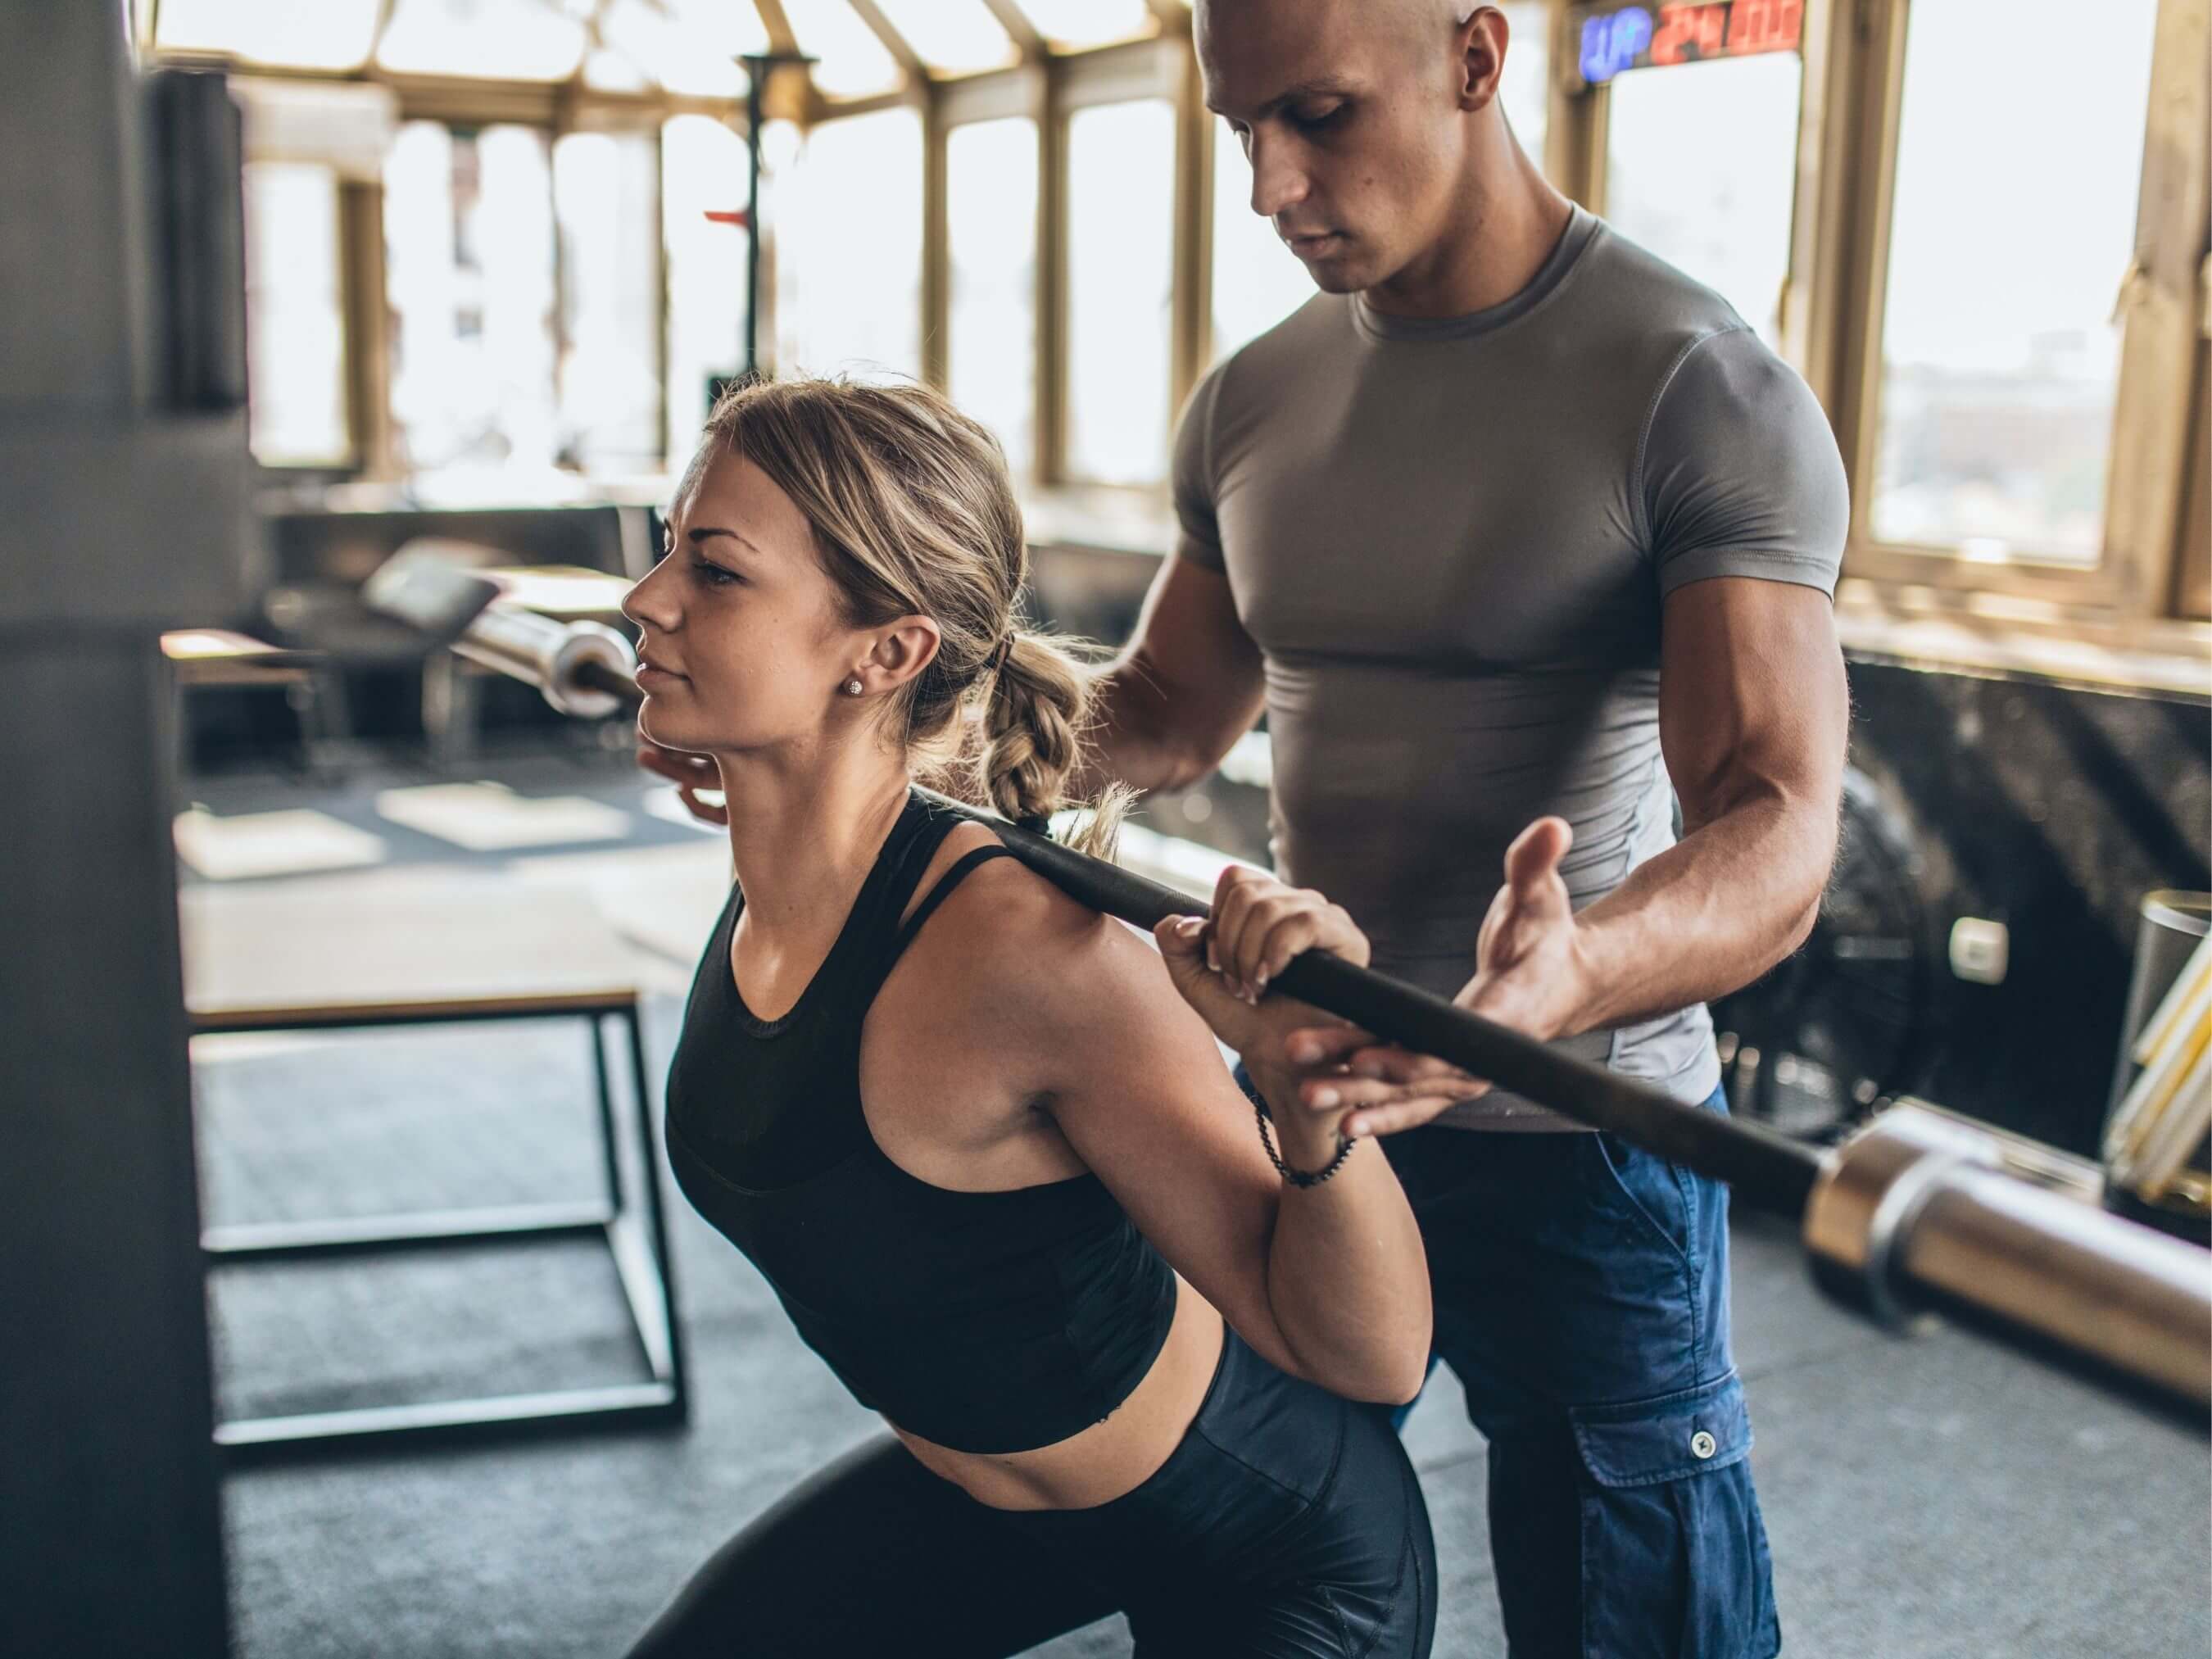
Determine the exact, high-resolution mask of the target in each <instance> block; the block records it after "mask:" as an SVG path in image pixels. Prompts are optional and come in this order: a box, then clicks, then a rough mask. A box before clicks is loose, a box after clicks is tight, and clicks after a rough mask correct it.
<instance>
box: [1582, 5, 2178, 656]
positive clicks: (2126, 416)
mask: <svg viewBox="0 0 2212 1659" xmlns="http://www.w3.org/2000/svg"><path fill="white" fill-rule="evenodd" d="M2208 7H2212V0H2160V3H2159V10H2158V18H2157V25H2156V34H2155V42H2154V48H2153V54H2154V55H2153V66H2152V82H2151V94H2150V100H2149V114H2148V120H2147V123H2146V128H2145V133H2144V145H2143V162H2142V192H2141V205H2140V207H2139V209H2138V212H2137V222H2136V238H2135V268H2134V275H2133V276H2132V277H2131V278H2130V281H2129V283H2127V285H2126V290H2125V293H2124V295H2123V297H2122V305H2123V307H2124V310H2125V313H2126V325H2127V332H2126V334H2125V336H2124V341H2123V345H2122V351H2121V364H2120V374H2119V384H2118V387H2117V392H2116V398H2115V407H2114V416H2113V427H2112V447H2111V459H2110V461H2109V464H2108V471H2107V478H2106V493H2105V531H2104V538H2103V543H2102V546H2101V550H2100V558H2099V560H2098V562H2097V563H2096V564H2095V565H2094V566H2093V567H2083V568H2071V567H2068V566H2065V565H2063V564H2055V563H2050V562H2031V561H2028V560H2024V559H2023V560H2020V561H2016V562H2005V563H1993V562H1983V561H1978V560H1971V559H1968V558H1966V557H1964V556H1962V555H1961V554H1960V552H1959V551H1958V550H1955V549H1949V548H1942V547H1924V546H1920V547H1916V546H1905V545H1898V544H1883V543H1881V542H1878V541H1877V540H1876V539H1875V538H1874V536H1873V535H1872V533H1871V529H1870V526H1869V517H1870V511H1871V507H1872V502H1873V494H1874V480H1875V477H1876V476H1877V471H1878V465H1879V450H1878V444H1879V437H1880V433H1879V422H1880V414H1881V411H1880V407H1879V405H1880V402H1881V368H1882V361H1881V346H1882V340H1881V336H1882V325H1883V320H1884V319H1883V311H1884V307H1885V303H1886V300H1887V279H1888V270H1889V228H1890V218H1891V207H1892V204H1893V195H1894V190H1895V185H1896V170H1897V160H1898V155H1897V151H1898V131H1899V119H1900V117H1901V114H1902V108H1903V102H1904V97H1903V94H1904V72H1905V39H1906V33H1907V24H1908V21H1909V15H1910V9H1911V0H1807V4H1806V8H1805V33H1804V39H1803V43H1802V47H1801V50H1800V56H1801V58H1802V62H1803V76H1804V78H1803V83H1802V84H1803V91H1802V98H1801V100H1800V106H1799V121H1798V139H1797V188H1796V204H1795V210H1794V212H1793V215H1792V222H1791V231H1790V275H1789V278H1788V285H1787V287H1786V288H1785V290H1784V301H1783V307H1782V332H1783V355H1784V356H1785V357H1786V358H1788V359H1789V361H1790V362H1791V363H1792V365H1793V366H1795V367H1796V368H1797V369H1798V371H1799V372H1800V373H1801V374H1803V375H1804V377H1805V379H1806V381H1807V383H1808V385H1810V386H1811V387H1812V388H1813V390H1814V393H1815V395H1817V396H1818V397H1819V398H1820V401H1821V404H1822V405H1823V406H1824V407H1825V408H1826V410H1827V411H1828V415H1829V418H1830V420H1831V422H1832V424H1833V426H1834V428H1835V429H1836V434H1837V441H1838V447H1839V448H1840V449H1841V450H1842V452H1843V457H1844V468H1845V471H1846V473H1847V474H1848V476H1849V477H1850V484H1851V503H1852V505H1851V521H1850V538H1849V541H1848V543H1847V545H1846V548H1845V550H1844V587H1845V588H1846V589H1847V590H1849V591H1850V592H1849V597H1850V598H1851V599H1853V600H1854V601H1855V602H1857V603H1858V604H1860V605H1864V606H1868V607H1870V608H1881V609H1884V610H1887V611H1892V612H1897V613H1912V612H1925V613H1933V612H1942V613H1946V614H1948V615H1950V616H1953V617H1958V618H1962V619H1970V620H1972V623H1973V625H1975V626H1984V627H1988V628H1991V629H1998V628H2001V629H2007V630H2012V631H2020V630H2028V631H2035V630H2038V629H2040V630H2043V631H2073V632H2077V633H2079V632H2081V631H2082V630H2085V629H2086V630H2087V631H2088V632H2089V633H2091V634H2094V635H2099V636H2101V637H2104V638H2106V639H2108V640H2140V641H2145V642H2147V643H2148V644H2151V645H2154V646H2158V647H2175V646H2177V645H2180V646H2186V645H2188V644H2190V643H2191V642H2195V643H2203V642H2206V641H2207V640H2212V636H2208V635H2201V634H2200V633H2199V632H2198V631H2197V624H2195V623H2180V624H2177V623H2174V622H2173V621H2172V619H2173V618H2175V617H2191V616H2196V617H2202V616H2203V614H2204V613H2205V611H2206V610H2207V608H2208V607H2207V605H2206V600H2205V598H2204V596H2203V591H2204V588H2205V585H2206V584H2205V578H2204V577H2203V574H2201V562H2200V565H2199V566H2192V565H2191V562H2190V558H2189V555H2190V553H2191V551H2192V541H2191V538H2192V537H2194V538H2196V539H2197V540H2199V541H2201V540H2202V538H2203V530H2202V525H2201V522H2199V523H2197V524H2196V525H2194V526H2192V524H2191V522H2190V521H2189V520H2188V515H2189V514H2190V513H2192V512H2194V513H2197V516H2198V519H2199V520H2201V518H2202V513H2203V508H2202V507H2201V506H2200V505H2198V502H2199V501H2201V499H2202V490H2201V488H2199V487H2197V486H2195V485H2193V484H2192V483H2191V480H2192V479H2193V478H2197V477H2202V475H2203V470H2204V465H2205V462H2204V459H2203V455H2202V453H2198V452H2201V451H2202V449H2203V447H2204V437H2203V428H2202V427H2201V426H2198V427H2195V428H2192V425H2191V419H2192V416H2191V410H2192V399H2195V400H2197V402H2201V401H2202V398H2203V392H2202V391H2201V390H2199V389H2197V375H2195V374H2192V365H2193V364H2194V363H2195V362H2196V361H2197V357H2198V356H2199V355H2200V351H2201V347H2200V342H2201V341H2202V340H2203V337H2205V335H2206V333H2207V332H2208V325H2212V314H2208V305H2212V296H2208V294H2207V285H2208V283H2212V276H2208V275H2207V272H2208V270H2212V262H2208V235H2209V234H2212V233H2208V228H2207V227H2208V216H2207V205H2206V204H2207V173H2208V162H2207V153H2208V149H2212V121H2208V108H2207V106H2208V94H2209V90H2212V89H2208V82H2207V77H2206V76H2205V75H2204V71H2203V64H2204V63H2205V61H2206V54H2207V47H2208V29H2207V21H2206V15H2207V11H2208ZM1554 8H1555V9H1554V18H1555V22H1554V29H1553V104H1552V125H1551V130H1550V133H1549V135H1548V137H1547V144H1546V157H1545V161H1546V171H1547V173H1548V174H1549V175H1550V176H1551V177H1552V179H1553V180H1554V181H1555V182H1556V183H1557V184H1558V185H1559V187H1560V188H1561V189H1562V190H1564V191H1566V192H1567V193H1568V194H1569V195H1571V196H1572V197H1574V198H1575V199H1576V200H1577V201H1579V202H1580V203H1582V204H1583V205H1584V206H1585V207H1587V208H1589V210H1591V211H1592V212H1595V213H1600V214H1601V213H1603V211H1604V210H1605V205H1606V203H1605V157H1606V148H1607V122H1608V116H1609V108H1610V100H1609V94H1608V92H1607V89H1606V88H1602V87H1601V88H1581V87H1580V86H1579V85H1578V77H1577V76H1576V74H1575V73H1574V70H1573V64H1574V54H1575V52H1576V47H1577V43H1576V41H1575V40H1574V39H1573V28H1574V18H1573V16H1572V15H1571V9H1570V7H1569V5H1568V4H1567V3H1565V0H1554ZM2192 432H2194V433H2195V436H2194V437H2193V438H2192ZM2192 489H2197V493H2196V494H2192V493H2191V491H2192Z"/></svg>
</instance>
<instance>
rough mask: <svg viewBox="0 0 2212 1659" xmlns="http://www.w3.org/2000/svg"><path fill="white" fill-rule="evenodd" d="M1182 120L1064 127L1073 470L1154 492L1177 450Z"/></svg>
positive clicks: (1143, 118) (1168, 112)
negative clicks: (1175, 327) (1174, 195)
mask: <svg viewBox="0 0 2212 1659" xmlns="http://www.w3.org/2000/svg"><path fill="white" fill-rule="evenodd" d="M1174 169H1175V109H1174V106H1172V105H1170V104H1169V103H1168V102H1167V101H1166V100H1164V99H1146V100H1142V101H1140V102H1136V103H1128V104H1108V105H1103V106H1097V107H1095V108H1091V109H1079V110H1078V111H1076V112H1075V113H1074V114H1073V115H1072V116H1070V117H1069V118H1068V123H1067V191H1068V195H1067V283H1068V293H1067V318H1068V321H1067V340H1068V364H1067V377H1068V386H1067V470H1068V472H1069V474H1070V475H1071V476H1072V477H1074V478H1077V479H1079V480H1081V481H1083V482H1085V483H1122V484H1144V483H1158V482H1159V481H1160V480H1161V478H1162V477H1164V476H1165V473H1166V467H1167V448H1168V353H1169V343H1170V330H1171V321H1170V319H1171V315H1172V309H1173V301H1174V287H1175V249H1174V227H1173V223H1172V222H1171V217H1170V205H1169V191H1167V189H1166V188H1165V187H1164V184H1163V182H1162V181H1163V180H1164V179H1170V178H1172V177H1173V176H1174Z"/></svg>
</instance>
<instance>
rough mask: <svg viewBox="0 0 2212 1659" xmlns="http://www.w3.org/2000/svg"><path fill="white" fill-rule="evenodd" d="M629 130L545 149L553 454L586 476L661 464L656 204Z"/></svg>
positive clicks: (570, 137) (646, 146)
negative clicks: (557, 296)
mask: <svg viewBox="0 0 2212 1659" xmlns="http://www.w3.org/2000/svg"><path fill="white" fill-rule="evenodd" d="M653 164H654V157H653V141H652V140H651V139H650V138H647V137H643V136H642V135H640V134H637V133H629V132H625V133H619V134H617V133H606V132H572V133H568V134H567V135H565V136H564V137H562V139H561V140H560V142H559V143H556V144H555V145H554V147H553V210H554V219H555V222H556V225H557V226H558V227H559V230H560V237H561V374H560V385H561V456H562V459H564V460H567V461H569V462H571V463H573V464H574V465H580V466H582V467H583V468H584V470H586V471H593V472H602V471H626V472H637V471H649V470H651V469H653V468H654V467H656V466H657V465H659V461H660V448H661V419H662V416H661V401H660V338H659V336H660V236H659V216H660V211H659V210H660V204H659V193H658V191H656V190H655V188H654V183H653Z"/></svg>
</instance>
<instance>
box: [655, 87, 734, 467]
mask: <svg viewBox="0 0 2212 1659" xmlns="http://www.w3.org/2000/svg"><path fill="white" fill-rule="evenodd" d="M660 155H661V191H662V195H661V203H662V212H663V217H664V220H665V235H666V237H667V242H668V455H669V459H671V461H672V462H675V463H678V464H679V465H680V464H681V462H682V461H683V460H684V458H686V457H688V456H689V455H690V453H691V449H692V447H693V446H694V445H695V444H696V443H697V442H698V441H699V428H701V427H702V425H704V424H705V423H706V420H707V410H708V406H709V404H710V401H711V398H712V391H711V388H710V386H709V382H710V381H711V380H726V379H728V378H730V377H732V376H733V375H735V374H738V373H740V372H741V371H742V370H743V369H744V366H745V365H744V354H745V344H744V339H745V260H746V258H747V255H746V246H747V241H748V239H749V237H750V232H749V231H748V230H747V229H746V228H745V227H744V226H743V225H741V224H734V223H732V222H731V220H730V217H729V216H731V215H733V214H738V213H741V212H743V211H744V210H745V207H746V205H747V204H746V201H745V187H746V184H747V178H746V173H745V141H744V139H742V138H740V137H738V135H737V134H736V133H734V132H732V131H730V129H729V128H727V127H726V126H724V125H722V124H721V123H720V121H717V120H715V119H714V118H712V117H711V116H705V115H678V116H676V117H674V118H672V119H671V120H670V121H669V122H668V124H667V125H665V126H664V127H662V128H661V130H660ZM710 216H711V217H710Z"/></svg>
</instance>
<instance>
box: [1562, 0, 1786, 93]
mask: <svg viewBox="0 0 2212 1659" xmlns="http://www.w3.org/2000/svg"><path fill="white" fill-rule="evenodd" d="M1576 15H1578V16H1579V17H1580V18H1581V19H1582V28H1581V31H1580V37H1579V40H1578V41H1577V53H1576V67H1577V69H1578V70H1581V72H1582V78H1583V84H1584V85H1586V86H1593V87H1601V86H1603V85H1604V84H1605V83H1606V82H1608V81H1610V80H1612V79H1613V78H1614V77H1615V76H1619V75H1621V74H1623V73H1625V72H1626V71H1627V70H1632V69H1658V68H1664V67H1666V66H1667V65H1668V64H1702V63H1707V62H1710V61H1711V59H1713V58H1743V57H1748V56H1750V55H1751V54H1752V53H1754V52H1795V51H1796V50H1797V46H1798V42H1799V40H1800V39H1801V38H1802V34H1803V33H1804V24H1805V6H1804V0H1673V3H1668V0H1658V3H1656V4H1652V5H1626V6H1624V5H1595V6H1584V7H1582V8H1580V9H1579V10H1578V11H1577V14H1576Z"/></svg>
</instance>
